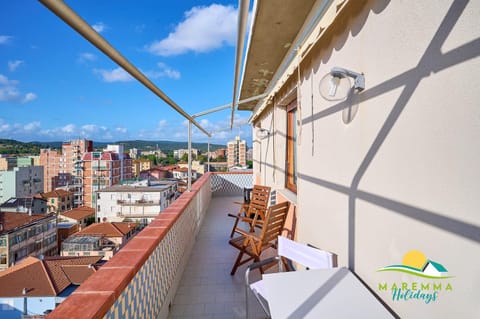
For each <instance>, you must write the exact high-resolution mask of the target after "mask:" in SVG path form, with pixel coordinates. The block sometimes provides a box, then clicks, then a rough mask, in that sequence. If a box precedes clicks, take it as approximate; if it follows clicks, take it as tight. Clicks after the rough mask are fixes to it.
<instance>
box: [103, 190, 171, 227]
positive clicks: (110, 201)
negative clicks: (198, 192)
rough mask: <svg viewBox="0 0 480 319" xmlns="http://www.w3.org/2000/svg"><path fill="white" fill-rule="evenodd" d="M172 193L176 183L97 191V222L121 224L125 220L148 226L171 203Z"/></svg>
mask: <svg viewBox="0 0 480 319" xmlns="http://www.w3.org/2000/svg"><path fill="white" fill-rule="evenodd" d="M176 192H177V182H176V181H155V182H151V183H149V184H148V185H147V186H139V185H135V184H133V185H115V186H112V187H108V188H104V189H102V190H100V191H98V192H97V197H98V198H97V222H106V221H108V222H121V221H124V220H125V219H128V220H130V221H135V222H137V223H141V224H148V223H150V222H151V221H152V220H153V219H154V218H155V217H157V216H158V214H160V213H161V212H162V211H163V210H164V209H165V208H167V207H168V206H169V205H170V204H171V203H172V202H173V201H174V200H175V198H176V197H175V196H176Z"/></svg>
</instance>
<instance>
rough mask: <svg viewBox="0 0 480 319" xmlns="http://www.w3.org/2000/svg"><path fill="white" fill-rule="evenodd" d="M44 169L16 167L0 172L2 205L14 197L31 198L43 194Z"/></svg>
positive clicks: (0, 199)
mask: <svg viewBox="0 0 480 319" xmlns="http://www.w3.org/2000/svg"><path fill="white" fill-rule="evenodd" d="M43 169H44V168H43V167H42V166H28V167H14V168H13V169H12V170H10V171H0V203H3V202H5V201H6V200H8V199H9V198H12V197H15V198H17V197H30V196H32V195H33V194H36V193H40V192H43V187H44V184H43Z"/></svg>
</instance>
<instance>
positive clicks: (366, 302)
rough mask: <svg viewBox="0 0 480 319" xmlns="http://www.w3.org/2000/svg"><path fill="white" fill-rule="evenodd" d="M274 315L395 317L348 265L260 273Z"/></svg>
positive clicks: (337, 318)
mask: <svg viewBox="0 0 480 319" xmlns="http://www.w3.org/2000/svg"><path fill="white" fill-rule="evenodd" d="M263 280H264V287H265V292H266V295H267V296H268V305H269V307H270V312H271V315H272V318H273V319H277V318H292V319H294V318H295V319H296V318H315V319H316V318H335V319H341V318H345V319H351V318H358V319H361V318H368V319H374V318H378V319H385V318H395V317H394V316H393V315H392V314H391V313H390V312H389V311H388V310H387V309H386V308H385V307H384V306H383V305H382V304H381V303H380V302H379V301H378V300H377V299H376V298H375V296H373V295H372V294H371V293H370V291H369V290H368V289H367V288H366V287H365V286H364V285H363V284H362V283H361V282H360V281H359V280H358V278H357V277H356V276H355V275H354V274H353V273H352V272H351V271H350V270H348V269H347V268H333V269H319V270H305V271H293V272H283V273H275V274H265V275H263Z"/></svg>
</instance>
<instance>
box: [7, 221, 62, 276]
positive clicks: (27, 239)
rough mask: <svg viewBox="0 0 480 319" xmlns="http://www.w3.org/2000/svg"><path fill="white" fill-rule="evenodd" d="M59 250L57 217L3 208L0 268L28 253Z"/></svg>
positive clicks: (50, 254)
mask: <svg viewBox="0 0 480 319" xmlns="http://www.w3.org/2000/svg"><path fill="white" fill-rule="evenodd" d="M55 254H57V218H56V216H55V215H54V214H48V215H30V214H21V213H12V212H0V271H1V270H4V269H6V268H8V267H9V266H12V265H14V264H16V263H17V262H19V261H20V260H22V259H24V258H25V257H27V256H40V255H44V256H53V255H55Z"/></svg>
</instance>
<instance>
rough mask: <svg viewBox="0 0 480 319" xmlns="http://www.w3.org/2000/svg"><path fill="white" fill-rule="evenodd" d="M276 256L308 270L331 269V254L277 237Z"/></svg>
mask: <svg viewBox="0 0 480 319" xmlns="http://www.w3.org/2000/svg"><path fill="white" fill-rule="evenodd" d="M278 255H279V256H283V257H285V258H288V259H290V260H292V261H294V262H297V263H299V264H301V265H303V266H305V267H308V268H310V269H324V268H332V267H333V254H332V253H331V252H328V251H324V250H320V249H317V248H314V247H309V246H307V245H304V244H301V243H297V242H295V241H293V240H290V239H288V238H286V237H283V236H278Z"/></svg>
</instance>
